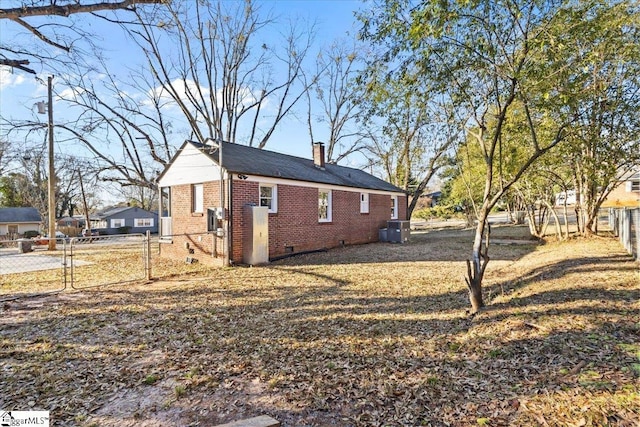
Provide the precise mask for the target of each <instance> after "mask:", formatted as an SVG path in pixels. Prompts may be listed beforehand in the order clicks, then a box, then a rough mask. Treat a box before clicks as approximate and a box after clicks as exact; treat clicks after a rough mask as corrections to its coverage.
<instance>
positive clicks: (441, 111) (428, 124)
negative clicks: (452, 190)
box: [360, 69, 464, 217]
mask: <svg viewBox="0 0 640 427" xmlns="http://www.w3.org/2000/svg"><path fill="white" fill-rule="evenodd" d="M361 82H362V83H363V85H364V88H363V95H362V98H361V101H360V103H361V105H362V106H363V107H364V108H366V109H367V119H366V122H365V123H364V126H363V127H364V128H365V129H367V138H368V140H369V142H368V143H366V144H365V150H364V151H365V152H366V153H368V157H369V159H370V161H371V163H372V164H373V165H376V166H380V167H382V169H383V170H384V172H385V175H386V179H387V180H388V181H389V182H391V183H393V184H394V185H396V186H398V187H400V188H402V189H404V190H405V191H407V193H408V195H409V197H410V202H409V206H408V209H407V216H408V217H411V214H412V213H413V210H414V209H415V207H416V205H417V203H418V200H419V198H420V196H421V195H422V194H423V193H424V191H425V189H426V188H427V186H428V185H429V183H430V182H431V180H432V179H433V178H434V177H435V176H436V174H437V173H438V171H439V170H440V169H441V168H442V167H443V166H444V165H445V164H446V163H447V160H448V155H449V154H450V153H451V150H452V148H453V147H454V146H455V144H456V143H458V142H459V141H460V139H461V138H462V137H463V134H464V133H463V132H462V131H461V128H462V127H461V126H460V123H459V119H458V118H457V117H456V115H455V113H454V111H453V109H452V105H451V103H449V102H447V101H445V100H442V99H438V98H435V97H432V93H433V92H432V90H431V88H430V87H429V85H428V83H427V82H426V81H424V80H421V78H420V76H417V75H415V74H413V75H410V74H409V73H408V74H406V75H405V76H404V77H400V78H396V79H389V78H388V77H387V75H386V70H384V69H374V70H373V71H371V70H370V71H369V72H368V73H367V74H365V75H363V76H362V80H361Z"/></svg>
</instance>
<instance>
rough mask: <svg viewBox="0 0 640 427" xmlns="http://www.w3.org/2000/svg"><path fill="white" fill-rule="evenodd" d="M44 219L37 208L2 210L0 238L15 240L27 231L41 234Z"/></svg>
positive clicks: (0, 209)
mask: <svg viewBox="0 0 640 427" xmlns="http://www.w3.org/2000/svg"><path fill="white" fill-rule="evenodd" d="M41 223H42V218H41V217H40V213H38V210H37V209H36V208H0V236H3V237H6V238H8V239H15V238H17V237H20V236H22V235H23V234H24V233H25V232H27V231H36V232H38V233H39V232H40V225H41Z"/></svg>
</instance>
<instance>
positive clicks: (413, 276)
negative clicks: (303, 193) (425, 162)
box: [0, 227, 640, 426]
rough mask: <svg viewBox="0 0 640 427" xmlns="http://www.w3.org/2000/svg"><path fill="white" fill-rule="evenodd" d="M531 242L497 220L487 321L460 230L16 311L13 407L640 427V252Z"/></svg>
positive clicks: (10, 319) (4, 371) (71, 420)
mask: <svg viewBox="0 0 640 427" xmlns="http://www.w3.org/2000/svg"><path fill="white" fill-rule="evenodd" d="M523 235H524V234H523V233H522V230H520V229H517V228H514V227H503V228H497V229H496V230H494V236H495V238H496V239H497V243H498V244H494V245H493V246H492V247H491V253H490V255H491V256H492V261H491V263H490V264H489V268H488V270H487V277H486V281H485V297H486V300H487V302H488V307H487V309H486V310H485V311H484V312H482V313H481V314H479V315H477V316H475V317H470V316H469V315H468V313H467V309H468V306H469V303H468V299H467V295H466V290H465V286H464V282H463V274H464V271H465V264H464V260H465V258H466V257H467V256H468V251H469V247H470V241H471V233H470V232H469V231H464V230H445V231H430V232H421V233H415V234H414V236H413V237H412V242H411V243H410V244H408V245H392V244H372V245H365V246H357V247H347V248H341V249H337V250H332V251H329V252H326V253H317V254H310V255H305V256H299V257H295V258H291V259H288V260H282V261H279V262H276V263H272V264H271V265H269V266H267V267H259V268H232V269H218V270H208V271H206V270H203V269H200V272H198V273H191V274H190V275H188V276H176V277H174V278H171V279H166V280H163V281H158V282H155V283H151V284H141V283H138V284H127V285H121V286H117V287H116V286H111V287H104V288H98V289H91V290H86V291H83V292H65V293H62V294H60V295H57V296H47V297H43V298H38V299H23V300H18V301H12V302H9V303H5V304H4V306H3V307H1V309H0V376H1V381H0V383H1V384H2V392H1V393H0V408H1V409H13V410H26V409H30V408H33V409H43V410H49V411H51V416H52V419H53V420H54V424H53V425H64V426H73V425H79V426H127V425H129V426H157V425H175V426H187V425H193V426H195V425H200V426H213V425H216V424H218V423H222V422H227V421H231V420H236V419H240V418H246V417H251V416H256V415H260V414H268V415H271V416H272V417H274V418H276V419H278V420H279V421H281V423H282V425H283V426H328V425H336V426H419V425H433V426H445V425H452V426H477V425H488V426H500V425H504V426H506V425H510V426H511V425H516V426H531V425H542V426H546V425H548V426H560V425H561V426H571V425H573V426H604V425H610V426H636V425H638V420H639V419H640V401H639V400H638V392H639V391H640V380H639V377H640V340H639V339H638V337H639V336H640V302H639V301H640V273H639V268H638V267H639V265H638V263H637V262H634V261H633V260H632V259H631V258H630V257H629V256H627V255H626V253H625V252H624V251H623V250H622V248H621V247H620V245H619V244H618V242H617V241H616V240H613V239H604V238H594V239H589V240H583V239H580V240H572V241H570V242H566V243H547V244H538V243H537V242H535V241H522V240H518V241H514V239H522V238H523ZM515 243H524V244H515Z"/></svg>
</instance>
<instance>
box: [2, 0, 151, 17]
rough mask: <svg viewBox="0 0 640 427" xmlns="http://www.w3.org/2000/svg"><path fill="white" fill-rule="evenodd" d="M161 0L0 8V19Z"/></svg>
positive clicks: (111, 7) (123, 6) (75, 11)
mask: <svg viewBox="0 0 640 427" xmlns="http://www.w3.org/2000/svg"><path fill="white" fill-rule="evenodd" d="M160 3H162V0H121V1H119V2H115V3H112V2H106V1H104V2H97V3H90V4H79V3H75V2H74V3H72V4H68V5H64V6H60V5H57V4H55V3H53V4H50V5H47V6H31V7H14V8H9V9H0V19H12V20H18V19H20V18H25V17H31V16H45V15H56V16H69V15H73V14H75V13H89V12H97V11H99V10H118V9H124V10H131V9H130V8H131V6H135V5H136V4H160Z"/></svg>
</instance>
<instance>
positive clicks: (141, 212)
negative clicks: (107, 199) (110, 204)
mask: <svg viewBox="0 0 640 427" xmlns="http://www.w3.org/2000/svg"><path fill="white" fill-rule="evenodd" d="M90 220H91V228H92V229H96V230H97V231H98V232H99V233H100V234H101V235H103V234H126V233H146V232H147V231H150V232H151V233H157V232H158V214H157V213H156V212H150V211H148V210H146V209H142V208H137V207H131V206H119V207H115V208H109V209H106V210H104V211H101V212H98V213H96V214H92V215H91V218H90Z"/></svg>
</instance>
